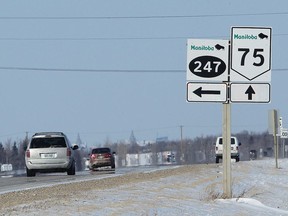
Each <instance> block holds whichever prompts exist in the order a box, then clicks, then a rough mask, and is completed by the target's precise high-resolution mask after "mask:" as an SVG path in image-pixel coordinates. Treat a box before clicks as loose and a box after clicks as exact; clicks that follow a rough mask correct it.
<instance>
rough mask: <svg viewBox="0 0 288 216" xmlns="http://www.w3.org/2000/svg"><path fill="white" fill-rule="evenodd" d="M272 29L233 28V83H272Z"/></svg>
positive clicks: (231, 75)
mask: <svg viewBox="0 0 288 216" xmlns="http://www.w3.org/2000/svg"><path fill="white" fill-rule="evenodd" d="M271 31H272V29H271V28H258V27H232V30H231V72H230V81H231V82H243V81H255V82H263V83H265V82H269V83H270V82H271Z"/></svg>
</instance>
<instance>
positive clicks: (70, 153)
mask: <svg viewBox="0 0 288 216" xmlns="http://www.w3.org/2000/svg"><path fill="white" fill-rule="evenodd" d="M71 155H72V152H71V149H70V148H67V157H70V156H71Z"/></svg>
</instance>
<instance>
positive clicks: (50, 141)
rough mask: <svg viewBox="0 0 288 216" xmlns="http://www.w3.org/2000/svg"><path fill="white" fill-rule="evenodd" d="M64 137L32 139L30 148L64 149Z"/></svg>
mask: <svg viewBox="0 0 288 216" xmlns="http://www.w3.org/2000/svg"><path fill="white" fill-rule="evenodd" d="M66 147H67V146H66V142H65V139H64V137H49V138H34V139H32V141H31V144H30V148H66Z"/></svg>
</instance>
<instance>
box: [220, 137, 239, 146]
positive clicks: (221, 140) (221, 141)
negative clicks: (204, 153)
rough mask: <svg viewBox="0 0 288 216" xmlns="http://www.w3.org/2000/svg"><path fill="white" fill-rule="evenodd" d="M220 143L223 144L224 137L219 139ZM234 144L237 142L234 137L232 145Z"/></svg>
mask: <svg viewBox="0 0 288 216" xmlns="http://www.w3.org/2000/svg"><path fill="white" fill-rule="evenodd" d="M219 144H221V145H222V144H223V139H222V138H220V139H219ZM233 144H235V139H234V138H233V137H232V138H231V145H233Z"/></svg>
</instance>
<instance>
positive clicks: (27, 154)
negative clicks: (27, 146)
mask: <svg viewBox="0 0 288 216" xmlns="http://www.w3.org/2000/svg"><path fill="white" fill-rule="evenodd" d="M26 157H27V158H30V150H27V151H26Z"/></svg>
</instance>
